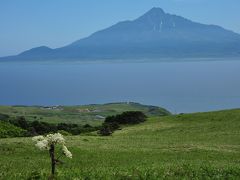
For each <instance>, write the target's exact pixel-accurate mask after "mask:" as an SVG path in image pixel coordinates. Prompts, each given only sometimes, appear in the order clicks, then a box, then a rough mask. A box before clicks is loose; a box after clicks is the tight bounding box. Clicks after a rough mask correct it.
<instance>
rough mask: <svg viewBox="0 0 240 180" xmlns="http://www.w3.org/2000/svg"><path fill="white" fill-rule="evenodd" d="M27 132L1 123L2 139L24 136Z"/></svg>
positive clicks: (0, 132) (0, 134)
mask: <svg viewBox="0 0 240 180" xmlns="http://www.w3.org/2000/svg"><path fill="white" fill-rule="evenodd" d="M24 134H25V131H24V130H23V129H21V128H18V127H16V126H14V125H12V124H9V123H6V122H1V121H0V138H7V137H20V136H24Z"/></svg>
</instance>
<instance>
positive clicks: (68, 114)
mask: <svg viewBox="0 0 240 180" xmlns="http://www.w3.org/2000/svg"><path fill="white" fill-rule="evenodd" d="M124 111H142V112H144V113H145V114H146V115H148V116H152V115H155V116H156V115H157V116H159V115H165V114H169V112H168V111H167V110H165V109H163V108H160V107H155V106H147V105H142V104H138V103H109V104H102V105H101V104H93V105H83V106H53V107H42V106H0V114H1V113H2V114H7V115H9V116H11V117H16V116H24V117H25V118H26V119H27V120H28V121H35V120H37V121H43V122H48V123H76V124H82V125H84V124H90V125H92V126H97V125H100V124H102V122H103V120H104V117H106V116H109V115H116V114H120V113H122V112H124Z"/></svg>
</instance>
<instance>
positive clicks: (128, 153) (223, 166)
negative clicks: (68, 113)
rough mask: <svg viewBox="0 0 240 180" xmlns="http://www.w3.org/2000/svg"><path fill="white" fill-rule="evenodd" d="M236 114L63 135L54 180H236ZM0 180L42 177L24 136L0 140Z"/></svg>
mask: <svg viewBox="0 0 240 180" xmlns="http://www.w3.org/2000/svg"><path fill="white" fill-rule="evenodd" d="M239 130H240V110H238V109H236V110H227V111H219V112H209V113H196V114H183V115H176V116H167V117H151V118H149V119H148V121H146V122H145V123H142V124H139V125H135V126H128V127H125V128H123V129H122V130H120V131H116V132H115V133H114V134H113V136H110V137H99V136H94V135H92V136H70V137H67V140H68V141H67V143H68V146H69V149H70V150H71V151H72V153H73V159H72V160H67V159H64V162H65V163H64V164H63V165H61V166H59V167H58V177H59V179H74V178H76V179H77V178H78V179H163V178H165V179H184V178H185V179H239V178H240V131H239ZM0 167H1V173H0V179H14V178H15V179H20V178H22V179H27V178H29V177H34V176H35V177H38V176H40V177H42V178H45V179H46V177H48V175H49V171H50V164H49V156H48V154H47V153H46V152H41V151H39V150H38V149H36V148H35V147H34V145H33V143H32V142H31V140H30V139H29V138H14V139H1V140H0Z"/></svg>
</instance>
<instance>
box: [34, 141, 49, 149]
mask: <svg viewBox="0 0 240 180" xmlns="http://www.w3.org/2000/svg"><path fill="white" fill-rule="evenodd" d="M36 147H38V148H39V149H40V150H48V149H49V148H50V145H49V143H48V141H47V140H46V139H43V140H41V141H38V142H37V144H36Z"/></svg>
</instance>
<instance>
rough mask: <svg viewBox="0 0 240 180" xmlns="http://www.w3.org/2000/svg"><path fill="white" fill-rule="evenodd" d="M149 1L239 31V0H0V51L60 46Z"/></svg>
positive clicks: (132, 14) (133, 14)
mask: <svg viewBox="0 0 240 180" xmlns="http://www.w3.org/2000/svg"><path fill="white" fill-rule="evenodd" d="M152 7H161V8H163V9H164V10H165V11H166V12H169V13H172V14H177V15H181V16H184V17H186V18H188V19H191V20H193V21H197V22H201V23H206V24H217V25H220V26H223V27H225V28H227V29H231V30H233V31H235V32H238V33H240V11H239V9H240V8H239V7H240V0H0V56H6V55H14V54H18V53H20V52H22V51H24V50H26V49H30V48H32V47H37V46H41V45H46V46H49V47H51V48H56V47H61V46H64V45H67V44H69V43H71V42H73V41H75V40H78V39H80V38H83V37H86V36H88V35H90V34H91V33H93V32H95V31H97V30H100V29H103V28H106V27H108V26H110V25H113V24H115V23H117V22H119V21H122V20H132V19H135V18H137V17H138V16H140V15H142V14H143V13H145V12H146V11H148V10H149V9H151V8H152Z"/></svg>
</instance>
